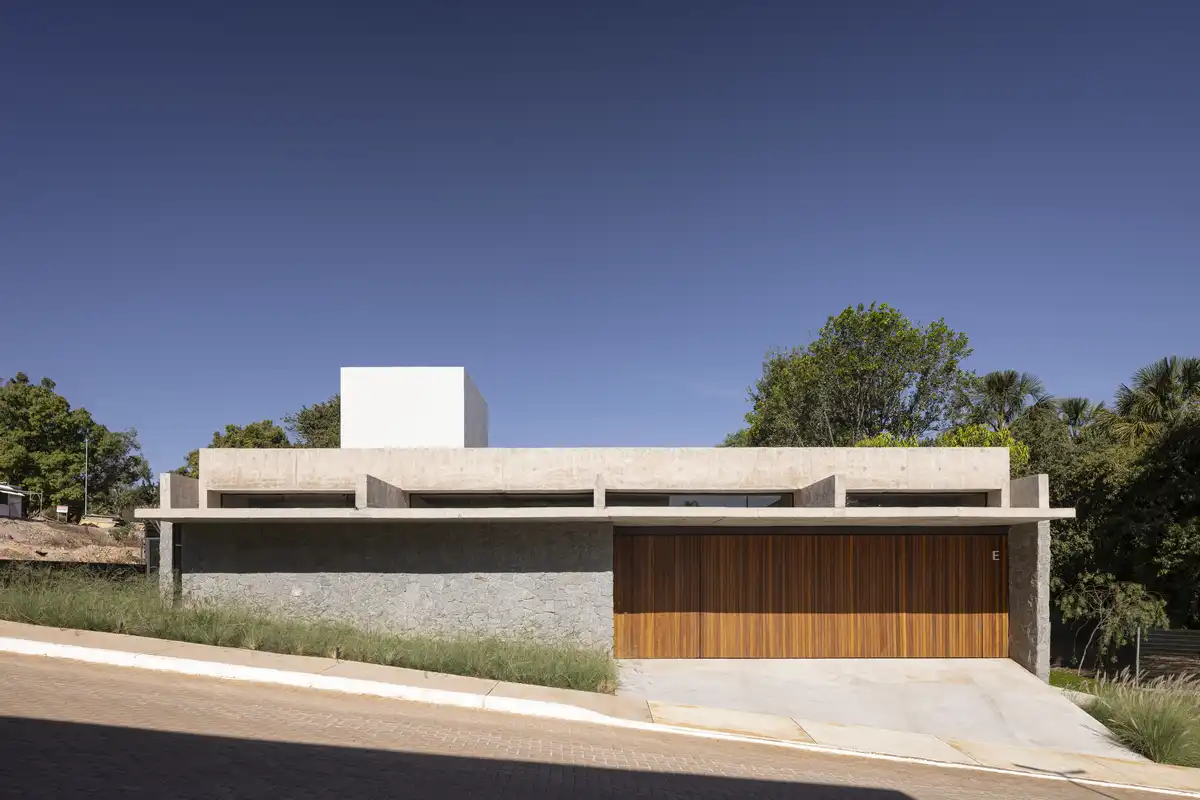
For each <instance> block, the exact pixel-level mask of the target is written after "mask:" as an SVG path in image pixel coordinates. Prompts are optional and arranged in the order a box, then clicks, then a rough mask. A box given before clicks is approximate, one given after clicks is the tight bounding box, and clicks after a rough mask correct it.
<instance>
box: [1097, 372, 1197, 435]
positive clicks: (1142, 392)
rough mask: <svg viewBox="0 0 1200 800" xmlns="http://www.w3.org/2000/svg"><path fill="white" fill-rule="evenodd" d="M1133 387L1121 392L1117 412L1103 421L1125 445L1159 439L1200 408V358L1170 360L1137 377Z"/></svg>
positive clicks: (1117, 401) (1116, 404) (1139, 373)
mask: <svg viewBox="0 0 1200 800" xmlns="http://www.w3.org/2000/svg"><path fill="white" fill-rule="evenodd" d="M1132 383H1133V386H1127V385H1125V384H1123V383H1122V384H1121V385H1120V386H1119V387H1118V388H1117V394H1116V397H1115V402H1114V406H1115V407H1114V409H1113V410H1112V411H1111V412H1108V413H1105V414H1102V415H1101V417H1100V422H1101V424H1102V426H1103V428H1104V430H1105V431H1106V432H1107V433H1108V434H1109V435H1110V436H1112V437H1113V438H1114V439H1116V440H1117V441H1118V442H1122V443H1124V444H1129V443H1132V442H1137V441H1141V440H1143V439H1146V438H1148V437H1150V436H1154V435H1157V434H1158V433H1159V432H1160V431H1161V430H1162V429H1163V427H1164V426H1166V425H1169V424H1171V423H1173V422H1175V421H1176V420H1178V419H1179V418H1180V417H1182V416H1183V415H1184V414H1186V413H1187V412H1188V411H1189V410H1192V409H1195V408H1197V407H1200V358H1177V357H1175V356H1168V357H1166V358H1163V359H1160V360H1159V361H1155V362H1153V363H1151V364H1147V365H1146V366H1144V367H1142V368H1141V369H1139V370H1138V371H1137V372H1135V373H1133V381H1132Z"/></svg>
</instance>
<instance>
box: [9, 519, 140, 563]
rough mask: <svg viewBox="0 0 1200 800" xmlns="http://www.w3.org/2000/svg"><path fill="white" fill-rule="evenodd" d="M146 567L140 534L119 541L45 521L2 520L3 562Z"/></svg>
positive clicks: (95, 530) (96, 530) (106, 534)
mask: <svg viewBox="0 0 1200 800" xmlns="http://www.w3.org/2000/svg"><path fill="white" fill-rule="evenodd" d="M2 558H11V559H21V560H29V561H89V562H94V563H108V564H140V563H142V539H141V536H140V534H139V535H135V536H130V537H129V538H127V539H126V540H125V541H118V540H117V539H115V538H114V537H113V536H112V534H110V533H109V532H108V531H104V530H101V529H99V528H93V527H91V526H88V525H71V524H68V523H65V522H52V521H50V520H43V519H6V518H0V559H2Z"/></svg>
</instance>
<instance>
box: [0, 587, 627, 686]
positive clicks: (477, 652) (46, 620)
mask: <svg viewBox="0 0 1200 800" xmlns="http://www.w3.org/2000/svg"><path fill="white" fill-rule="evenodd" d="M0 619H5V620H10V621H13V622H26V623H31V624H34V625H49V626H53V627H58V628H76V629H80V630H89V631H105V632H108V633H126V634H131V635H134V636H151V637H155V638H159V639H171V640H175V641H180V642H193V643H196V644H212V645H219V646H222V647H242V648H246V649H249V650H263V651H267V652H271V653H286V654H290V655H304V656H323V657H333V656H335V654H336V655H337V657H339V658H342V659H344V660H346V661H363V662H367V663H370V664H386V665H388V666H393V667H407V668H409V669H419V670H426V671H429V672H444V673H449V674H452V675H468V676H471V677H476V678H489V679H493V680H501V681H511V682H514V683H528V684H534V685H537V686H552V687H557V688H560V689H581V690H584V691H590V692H612V691H613V690H614V689H615V687H616V676H617V668H616V662H615V661H613V659H612V656H611V655H610V654H609V653H608V652H606V651H604V650H601V649H590V648H583V647H578V646H575V645H571V644H568V643H562V644H547V643H542V642H532V641H525V640H521V639H515V638H507V637H501V636H466V635H463V636H456V637H436V636H424V635H397V634H389V633H381V632H377V631H369V630H363V629H361V628H357V627H354V626H352V625H347V624H344V623H338V622H332V621H327V620H310V619H298V618H293V617H284V616H280V615H273V614H268V613H263V612H262V611H258V610H255V609H251V608H246V607H242V606H235V605H226V604H218V603H210V602H198V603H191V604H188V605H186V606H181V607H173V606H172V605H171V604H169V603H165V602H163V600H162V599H161V598H160V596H159V593H158V588H157V585H156V584H155V583H153V582H152V581H150V580H147V579H146V578H144V577H137V578H130V579H125V580H114V579H111V578H105V577H102V576H95V575H86V574H79V573H69V572H51V571H48V570H40V569H23V570H10V571H7V572H5V573H4V574H3V575H0Z"/></svg>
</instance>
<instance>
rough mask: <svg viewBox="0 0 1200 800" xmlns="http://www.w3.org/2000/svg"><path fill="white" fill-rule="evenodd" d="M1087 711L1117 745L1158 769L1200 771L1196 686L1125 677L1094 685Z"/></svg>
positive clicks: (1199, 703) (1199, 702) (1173, 680)
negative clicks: (1138, 681)
mask: <svg viewBox="0 0 1200 800" xmlns="http://www.w3.org/2000/svg"><path fill="white" fill-rule="evenodd" d="M1092 692H1093V693H1094V694H1095V695H1096V700H1095V701H1094V702H1092V703H1091V705H1090V706H1089V707H1088V709H1087V711H1088V713H1089V714H1091V715H1092V716H1093V717H1095V718H1096V719H1097V720H1099V721H1100V723H1101V724H1103V725H1104V726H1105V727H1106V728H1108V729H1109V730H1110V731H1112V733H1113V735H1114V736H1116V737H1117V739H1118V741H1120V742H1121V743H1122V744H1124V745H1125V746H1126V747H1128V748H1129V749H1130V750H1133V751H1134V752H1136V753H1140V754H1141V755H1143V756H1145V757H1146V758H1148V759H1150V760H1151V761H1156V762H1158V763H1160V764H1175V765H1177V766H1181V767H1200V682H1198V681H1197V680H1195V679H1191V678H1184V677H1176V678H1157V679H1155V680H1152V681H1149V682H1143V683H1142V684H1141V685H1140V686H1139V685H1137V684H1135V683H1134V682H1133V680H1132V679H1131V678H1130V676H1129V675H1122V676H1120V677H1118V678H1115V679H1101V680H1097V681H1096V682H1095V685H1094V687H1093V688H1092Z"/></svg>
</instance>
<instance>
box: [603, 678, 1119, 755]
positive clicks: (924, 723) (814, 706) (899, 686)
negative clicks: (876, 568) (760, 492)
mask: <svg viewBox="0 0 1200 800" xmlns="http://www.w3.org/2000/svg"><path fill="white" fill-rule="evenodd" d="M620 669H621V673H620V684H619V688H618V691H617V694H619V695H627V696H632V697H644V698H647V699H650V700H660V701H664V702H668V703H680V704H685V705H696V706H709V707H712V708H727V709H736V710H739V711H757V712H760V713H764V714H777V715H780V716H788V717H793V718H796V719H798V720H810V721H815V722H833V723H838V724H843V725H867V726H870V727H874V728H887V729H891V730H900V731H912V732H915V733H928V734H932V735H934V736H940V737H942V738H943V739H958V740H962V741H973V742H994V743H997V744H1008V745H1019V746H1022V747H1039V748H1047V749H1051V750H1062V751H1069V752H1074V753H1089V754H1093V755H1101V756H1113V757H1118V758H1120V757H1124V758H1129V757H1130V754H1129V752H1128V751H1127V750H1125V749H1123V748H1121V747H1120V746H1118V745H1116V744H1113V743H1112V742H1111V741H1110V740H1109V739H1108V738H1107V736H1106V732H1105V730H1104V728H1103V726H1101V725H1100V724H1099V723H1098V722H1096V721H1095V720H1093V719H1092V718H1091V717H1090V716H1088V715H1087V714H1086V713H1085V712H1084V711H1083V710H1081V709H1080V708H1078V707H1077V706H1076V705H1075V704H1074V703H1072V702H1071V701H1070V700H1068V699H1067V698H1066V697H1065V696H1063V694H1062V692H1061V691H1059V690H1058V689H1055V688H1053V687H1050V686H1048V685H1046V684H1044V683H1042V682H1041V681H1039V680H1038V679H1037V678H1036V677H1034V676H1033V675H1031V674H1029V673H1028V672H1026V671H1025V670H1024V669H1022V668H1021V667H1020V666H1018V665H1017V664H1016V663H1015V662H1013V661H1009V660H1008V659H874V660H866V659H803V660H754V659H695V660H674V659H642V660H637V659H626V660H622V661H621V662H620ZM801 724H803V723H801Z"/></svg>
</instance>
